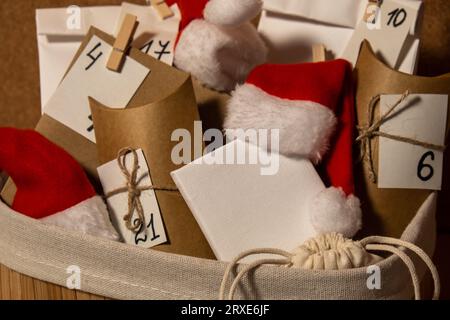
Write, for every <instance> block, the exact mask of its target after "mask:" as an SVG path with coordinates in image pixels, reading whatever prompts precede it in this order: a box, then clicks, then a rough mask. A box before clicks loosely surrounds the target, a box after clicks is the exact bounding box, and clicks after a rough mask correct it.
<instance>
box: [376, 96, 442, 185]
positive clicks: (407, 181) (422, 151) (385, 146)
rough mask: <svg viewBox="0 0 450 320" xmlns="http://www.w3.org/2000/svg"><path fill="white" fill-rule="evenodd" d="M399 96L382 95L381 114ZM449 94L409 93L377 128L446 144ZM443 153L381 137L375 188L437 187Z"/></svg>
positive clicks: (386, 131)
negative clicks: (376, 186) (376, 185)
mask: <svg viewBox="0 0 450 320" xmlns="http://www.w3.org/2000/svg"><path fill="white" fill-rule="evenodd" d="M399 98H400V95H382V96H381V99H380V114H385V113H386V112H387V111H388V109H389V108H390V107H391V106H392V105H393V104H395V102H396V101H398V99H399ZM447 109H448V96H447V95H435V94H413V95H410V96H408V97H407V98H406V99H405V101H403V103H402V104H401V105H399V106H398V108H397V109H396V111H394V113H393V114H392V116H391V117H388V118H387V120H386V121H385V122H384V123H383V125H381V127H380V131H381V132H384V133H388V134H390V135H395V136H400V137H405V138H409V139H413V140H416V141H420V142H425V143H428V144H433V145H437V146H444V145H445V136H446V127H447V112H448V111H447ZM443 156H444V155H443V152H442V151H438V150H433V149H427V148H425V147H422V146H417V145H413V144H410V143H408V142H400V141H396V140H393V139H389V138H383V137H380V139H379V154H378V159H379V160H378V187H379V188H402V189H429V190H440V189H441V184H442V166H443Z"/></svg>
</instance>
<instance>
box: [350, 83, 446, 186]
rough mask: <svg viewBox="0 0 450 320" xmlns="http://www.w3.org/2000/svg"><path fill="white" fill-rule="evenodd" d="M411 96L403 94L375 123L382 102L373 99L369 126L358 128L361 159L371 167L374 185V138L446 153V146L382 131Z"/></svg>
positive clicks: (370, 105)
mask: <svg viewBox="0 0 450 320" xmlns="http://www.w3.org/2000/svg"><path fill="white" fill-rule="evenodd" d="M408 96H409V91H406V92H405V93H403V94H402V96H401V97H400V99H398V100H397V102H396V103H394V104H393V105H392V106H391V107H390V108H389V109H388V111H387V112H386V113H385V114H383V115H381V116H380V119H378V120H377V121H374V110H375V106H376V104H377V103H378V102H379V101H380V95H376V96H375V97H373V98H372V99H371V101H370V103H369V108H368V113H367V125H364V126H358V127H357V128H358V131H359V136H358V137H357V138H356V141H357V142H360V143H361V159H362V160H365V161H367V164H368V166H369V178H370V180H371V181H372V182H373V183H376V181H377V174H376V173H375V169H374V165H373V152H372V145H371V140H372V138H374V137H383V138H387V139H391V140H396V141H400V142H404V143H409V144H412V145H415V146H421V147H424V148H426V149H431V150H436V151H445V148H446V147H445V146H440V145H436V144H432V143H427V142H423V141H420V140H416V139H411V138H407V137H402V136H398V135H393V134H389V133H386V132H382V131H380V130H379V129H380V126H381V125H382V124H383V123H384V122H385V121H386V120H387V119H388V118H389V116H390V115H391V114H392V112H393V111H394V110H395V109H396V108H397V107H398V106H399V105H401V104H402V102H404V101H405V99H406V98H407V97H408Z"/></svg>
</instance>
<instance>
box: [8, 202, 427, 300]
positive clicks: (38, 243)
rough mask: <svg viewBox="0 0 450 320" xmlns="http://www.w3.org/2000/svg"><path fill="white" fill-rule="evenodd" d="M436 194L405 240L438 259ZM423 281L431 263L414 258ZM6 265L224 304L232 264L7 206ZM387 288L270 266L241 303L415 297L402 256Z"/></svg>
mask: <svg viewBox="0 0 450 320" xmlns="http://www.w3.org/2000/svg"><path fill="white" fill-rule="evenodd" d="M435 210H436V194H432V195H430V196H429V197H428V199H427V200H426V201H425V202H424V203H423V205H422V207H421V208H420V209H419V210H418V212H417V214H416V216H415V217H414V219H413V220H412V221H411V223H410V224H409V226H408V227H407V228H406V230H405V231H404V233H403V235H402V240H405V241H408V242H411V243H414V244H416V245H418V246H419V247H421V248H422V249H424V250H425V252H426V253H427V254H428V255H430V256H431V255H432V254H433V251H434V247H435V237H436V222H435ZM412 258H413V261H414V263H415V264H416V267H417V270H418V274H419V276H420V277H422V276H423V274H424V272H425V265H424V264H423V263H421V262H420V263H419V262H418V259H417V257H414V256H413V257H412ZM0 263H1V264H4V265H5V266H7V267H9V268H11V269H13V270H15V271H17V272H19V273H22V274H25V275H28V276H30V277H33V278H37V279H40V280H44V281H48V282H52V283H54V284H57V285H61V286H66V282H67V279H68V277H69V274H68V273H67V268H68V267H69V266H73V265H76V266H78V267H79V268H80V270H81V288H80V289H81V290H82V291H86V292H89V293H93V294H97V295H101V296H105V297H110V298H116V299H217V298H218V294H219V287H220V283H221V280H222V277H223V274H224V271H225V268H226V263H223V262H218V261H212V260H205V259H198V258H193V257H186V256H179V255H174V254H167V253H161V252H157V251H154V250H146V249H141V248H138V247H133V246H130V245H126V244H122V243H117V242H112V241H108V240H104V239H100V238H95V237H91V236H83V235H81V234H78V233H75V232H71V231H67V230H64V229H61V228H59V227H54V226H48V225H45V224H42V223H40V222H38V221H36V220H33V219H31V218H28V217H26V216H23V215H21V214H19V213H17V212H15V211H13V210H11V209H10V208H9V207H8V206H7V205H5V204H4V203H3V202H0ZM378 265H379V267H380V270H381V279H382V286H381V289H380V290H370V289H368V288H367V285H366V282H367V278H368V276H369V274H367V270H366V268H357V269H348V270H341V271H309V270H299V269H290V268H284V267H275V266H263V267H260V268H258V269H257V270H255V272H254V273H250V274H249V275H248V276H246V278H245V279H244V281H243V282H242V287H241V289H240V290H239V291H238V293H237V298H247V299H286V300H290V299H410V298H412V297H413V288H412V285H411V277H410V274H409V272H408V269H407V268H406V267H405V265H404V264H403V262H402V261H401V260H400V259H399V258H398V257H396V256H391V257H389V258H387V259H384V260H383V261H381V262H380V263H379V264H378Z"/></svg>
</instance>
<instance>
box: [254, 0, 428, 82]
mask: <svg viewBox="0 0 450 320" xmlns="http://www.w3.org/2000/svg"><path fill="white" fill-rule="evenodd" d="M396 1H398V2H401V3H402V4H405V5H408V6H410V7H411V8H413V9H414V10H416V11H418V10H419V8H420V6H421V3H422V2H421V1H420V0H396ZM367 3H368V2H367V0H333V1H330V0H265V1H264V11H263V14H262V16H261V20H260V24H259V26H258V31H259V32H260V34H261V35H262V37H263V38H264V39H265V40H266V42H267V44H268V46H269V62H272V63H298V62H306V61H311V60H312V50H311V48H312V46H313V45H314V44H324V45H325V46H326V48H327V50H329V51H330V52H331V54H332V55H333V58H339V57H342V54H343V53H344V49H345V47H346V45H347V43H348V42H349V41H350V38H351V37H352V34H353V32H354V29H355V27H356V26H357V24H358V23H359V22H360V21H361V20H362V18H363V16H364V13H365V10H366V7H367ZM418 25H419V24H418V23H417V19H415V20H414V23H413V24H412V26H411V30H410V34H409V36H408V37H407V39H406V42H405V45H404V47H403V50H402V52H401V54H400V58H399V63H398V65H397V66H394V67H396V68H397V69H398V70H400V71H402V72H406V73H410V74H412V73H414V72H415V70H416V62H417V54H418V49H419V37H418V36H417V34H418V30H417V29H418Z"/></svg>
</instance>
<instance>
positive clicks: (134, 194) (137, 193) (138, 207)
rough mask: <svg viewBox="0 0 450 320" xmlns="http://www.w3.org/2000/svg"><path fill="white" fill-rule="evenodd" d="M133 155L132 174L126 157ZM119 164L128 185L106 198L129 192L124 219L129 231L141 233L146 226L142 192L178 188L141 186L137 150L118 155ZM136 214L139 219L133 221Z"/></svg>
mask: <svg viewBox="0 0 450 320" xmlns="http://www.w3.org/2000/svg"><path fill="white" fill-rule="evenodd" d="M130 153H131V154H132V155H133V163H132V167H131V172H130V171H129V170H128V168H127V166H126V157H127V155H128V154H130ZM117 164H118V166H119V168H120V171H122V174H123V176H124V177H125V180H126V184H125V186H124V187H121V188H117V189H115V190H112V191H110V192H108V193H107V194H106V195H105V198H107V199H108V198H110V197H113V196H115V195H117V194H120V193H123V192H127V193H128V212H127V214H126V215H125V216H124V217H123V220H124V221H125V225H126V227H127V229H128V230H131V231H133V232H134V233H137V232H139V230H141V227H142V225H146V222H145V215H144V209H143V207H142V202H141V192H142V191H146V190H158V191H170V192H176V191H178V189H177V188H172V187H160V186H154V185H150V186H142V187H140V186H139V180H138V178H137V173H138V170H139V160H138V156H137V153H136V150H135V149H133V148H130V147H127V148H123V149H121V150H120V151H119V153H118V154H117ZM135 212H136V214H137V218H136V219H134V220H133V216H134V213H135Z"/></svg>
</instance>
